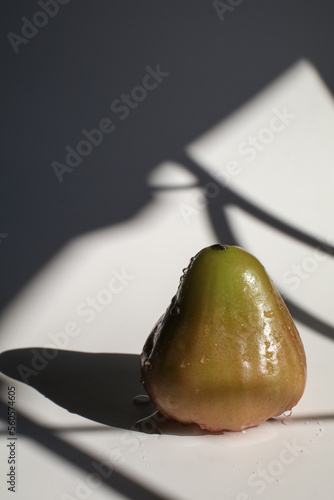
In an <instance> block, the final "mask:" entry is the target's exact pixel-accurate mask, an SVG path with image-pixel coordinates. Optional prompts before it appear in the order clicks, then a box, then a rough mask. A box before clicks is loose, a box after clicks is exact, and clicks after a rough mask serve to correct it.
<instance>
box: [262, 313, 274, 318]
mask: <svg viewBox="0 0 334 500" xmlns="http://www.w3.org/2000/svg"><path fill="white" fill-rule="evenodd" d="M263 315H264V316H265V317H266V318H272V317H273V316H274V311H264V313H263Z"/></svg>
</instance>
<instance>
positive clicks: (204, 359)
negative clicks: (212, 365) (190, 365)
mask: <svg viewBox="0 0 334 500" xmlns="http://www.w3.org/2000/svg"><path fill="white" fill-rule="evenodd" d="M209 361H210V359H209V358H208V357H207V356H205V355H204V356H202V357H201V359H200V361H199V362H200V363H201V364H202V365H204V364H205V363H208V362H209Z"/></svg>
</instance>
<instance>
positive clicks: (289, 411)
mask: <svg viewBox="0 0 334 500" xmlns="http://www.w3.org/2000/svg"><path fill="white" fill-rule="evenodd" d="M291 415H292V410H287V411H285V412H284V413H283V416H284V417H291Z"/></svg>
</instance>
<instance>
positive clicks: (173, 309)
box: [169, 306, 180, 316]
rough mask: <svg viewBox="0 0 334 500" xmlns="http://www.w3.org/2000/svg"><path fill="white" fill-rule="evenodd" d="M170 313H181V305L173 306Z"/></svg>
mask: <svg viewBox="0 0 334 500" xmlns="http://www.w3.org/2000/svg"><path fill="white" fill-rule="evenodd" d="M169 314H170V315H171V316H175V315H176V314H180V308H179V306H173V307H172V308H171V310H170V311H169Z"/></svg>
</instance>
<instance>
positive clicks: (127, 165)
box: [0, 0, 334, 307]
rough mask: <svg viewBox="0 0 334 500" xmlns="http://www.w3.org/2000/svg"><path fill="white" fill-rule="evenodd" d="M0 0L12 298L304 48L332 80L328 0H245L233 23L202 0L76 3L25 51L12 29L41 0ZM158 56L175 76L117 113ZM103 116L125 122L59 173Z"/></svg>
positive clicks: (131, 206) (131, 207)
mask: <svg viewBox="0 0 334 500" xmlns="http://www.w3.org/2000/svg"><path fill="white" fill-rule="evenodd" d="M0 9H1V15H0V23H1V32H2V33H3V34H4V37H3V44H2V45H1V49H0V50H1V55H2V61H3V64H2V68H3V74H4V75H6V78H4V79H3V82H2V83H3V92H2V95H3V97H4V111H3V114H4V116H5V119H4V120H3V121H2V126H3V130H2V137H3V139H4V140H3V148H2V149H3V162H2V164H3V169H2V173H1V174H2V181H1V187H2V188H3V189H2V192H1V197H0V202H1V203H2V207H3V208H2V210H1V216H3V219H2V221H1V222H0V233H6V234H8V237H7V238H6V239H3V240H2V243H1V245H0V246H1V253H2V256H3V259H4V262H5V265H4V266H3V270H2V275H1V276H2V283H3V290H1V291H0V302H1V306H3V307H4V306H5V305H6V304H8V303H9V302H10V301H11V300H12V299H13V298H14V297H15V295H16V294H17V293H18V292H19V291H20V290H21V289H22V287H23V286H24V285H25V284H27V283H28V282H29V280H31V279H32V278H33V277H34V275H35V274H36V273H37V272H38V271H39V270H40V269H41V268H42V266H44V265H45V264H47V262H48V261H49V260H50V259H51V258H52V257H53V256H55V255H56V253H57V252H58V251H59V250H61V249H62V248H63V247H64V245H66V244H67V243H68V242H69V241H71V240H72V239H73V238H75V237H76V236H78V235H82V234H85V233H87V232H89V231H92V230H95V229H98V228H105V227H110V226H112V225H114V224H119V223H121V222H124V221H126V220H129V219H131V218H132V217H134V216H135V215H136V214H137V213H138V212H139V211H140V210H141V209H142V208H143V207H145V206H147V205H148V204H149V203H150V201H151V197H150V190H149V189H148V187H147V185H146V178H147V175H149V173H150V172H151V171H152V170H153V169H154V168H155V167H156V165H159V164H160V163H161V162H162V161H165V159H166V158H177V157H178V155H179V153H180V152H181V151H182V150H183V148H184V145H185V144H189V143H191V142H192V141H194V140H195V139H196V138H198V137H200V136H201V135H202V134H203V133H205V132H206V131H208V130H210V128H211V127H212V126H214V125H215V124H217V123H219V122H220V121H221V120H223V119H224V118H226V117H227V116H229V115H230V114H231V113H232V112H233V111H235V110H236V109H238V108H239V107H240V106H242V104H244V103H246V102H247V101H248V100H249V99H250V98H251V97H253V96H254V95H255V94H256V93H258V92H260V91H261V90H262V89H263V88H264V87H265V86H266V85H267V84H268V83H270V82H272V81H273V80H274V79H275V78H276V77H277V76H279V75H281V74H282V72H283V71H285V70H286V69H287V68H289V67H290V66H291V65H293V64H294V63H295V62H296V61H298V60H299V59H300V58H307V59H309V60H310V61H311V62H312V63H313V64H314V65H315V66H316V68H317V69H318V70H319V72H320V74H321V75H322V76H323V78H324V80H325V81H326V82H327V84H328V86H329V88H330V89H331V90H333V89H334V67H333V64H332V53H331V51H330V50H329V49H328V48H329V47H332V46H333V26H332V24H333V23H332V19H333V12H334V4H333V2H330V1H327V2H322V5H321V8H320V7H319V8H315V5H314V2H311V1H305V0H295V1H294V2H291V1H289V0H272V1H271V2H270V3H269V2H266V1H265V0H259V1H253V2H241V3H240V5H238V6H236V7H235V8H233V9H232V11H229V12H226V14H225V15H224V21H221V20H220V18H219V16H218V14H217V11H216V9H215V8H214V6H213V2H208V3H207V2H203V1H201V0H191V1H190V0H184V1H183V2H180V1H177V0H170V1H169V2H156V1H152V0H150V1H148V2H145V4H143V3H142V2H138V1H136V0H128V1H127V2H122V1H115V2H107V1H103V2H100V5H99V9H96V5H95V4H94V3H93V2H89V1H88V0H82V1H81V2H80V3H78V2H69V3H68V4H67V5H66V6H65V5H64V6H62V7H60V8H59V13H58V14H57V15H56V16H55V17H54V18H53V19H50V22H48V25H47V26H46V27H45V28H42V29H40V30H39V32H38V34H37V35H36V36H35V37H33V38H31V40H29V41H28V43H27V44H23V45H21V46H20V52H19V53H18V54H15V53H14V51H13V49H12V47H11V45H10V43H9V42H8V40H7V37H6V34H7V33H9V32H15V33H20V32H21V31H20V30H21V29H22V21H21V18H22V16H26V17H27V18H28V19H29V20H31V19H32V17H33V15H34V14H35V12H36V4H34V3H31V2H25V1H24V0H17V1H16V2H2V3H1V7H0ZM283 33H284V35H283ZM157 64H159V65H160V67H161V70H162V71H164V72H167V73H169V76H168V77H166V79H165V80H164V81H163V82H162V83H161V85H160V86H159V87H158V88H157V89H155V90H153V91H152V92H151V93H149V95H148V97H147V99H146V100H145V101H143V102H140V103H139V105H138V107H137V108H136V109H133V110H131V113H130V114H129V116H128V117H127V118H126V119H125V120H124V121H122V120H120V119H119V115H116V114H115V113H112V112H111V110H110V104H111V102H113V100H114V99H117V98H120V96H121V95H122V94H123V93H125V94H127V93H128V92H130V91H131V89H132V88H133V87H134V86H136V85H139V84H141V81H142V79H143V76H144V75H145V67H146V66H147V65H150V66H151V67H155V66H156V65H157ZM103 117H108V118H110V119H113V120H114V122H115V124H116V130H115V132H113V133H112V134H111V135H109V136H106V137H105V138H104V140H103V143H102V144H101V145H100V146H98V147H96V148H95V149H94V151H93V152H92V154H91V155H90V156H87V157H85V158H83V160H82V162H81V163H80V165H79V166H77V167H75V169H74V170H73V172H72V173H71V174H68V175H66V176H64V180H63V182H62V183H59V182H58V180H57V178H56V176H55V175H54V172H53V170H52V168H51V163H52V162H53V161H59V162H64V161H65V160H64V158H65V155H66V151H65V147H66V146H67V145H69V146H71V147H74V148H75V147H76V145H77V144H78V142H79V141H80V140H82V139H83V135H82V133H81V130H82V129H84V128H87V129H88V130H91V129H93V128H96V127H97V126H98V124H99V121H100V120H101V119H102V118H103ZM211 210H212V212H213V211H214V209H213V206H212V209H211ZM219 214H221V209H220V208H219V211H218V212H217V213H216V215H215V219H213V220H214V221H216V220H217V219H218V215H219ZM220 227H221V226H220ZM222 232H223V231H221V230H220V231H219V233H218V234H219V236H220V235H221V234H222ZM230 233H231V230H230V229H228V231H227V232H226V231H225V232H224V234H223V236H224V239H225V240H228V239H229V236H230Z"/></svg>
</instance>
